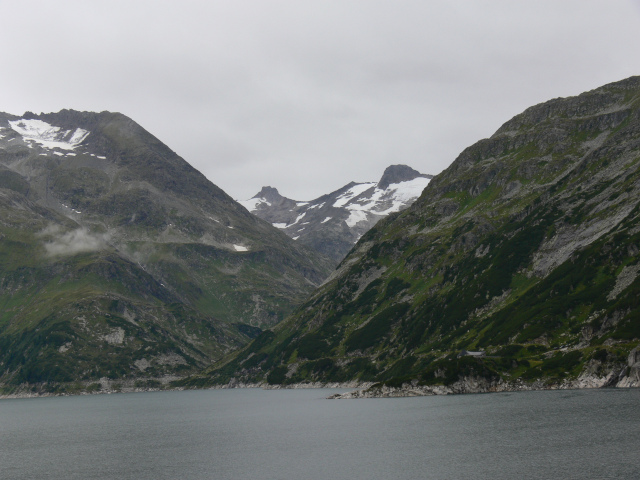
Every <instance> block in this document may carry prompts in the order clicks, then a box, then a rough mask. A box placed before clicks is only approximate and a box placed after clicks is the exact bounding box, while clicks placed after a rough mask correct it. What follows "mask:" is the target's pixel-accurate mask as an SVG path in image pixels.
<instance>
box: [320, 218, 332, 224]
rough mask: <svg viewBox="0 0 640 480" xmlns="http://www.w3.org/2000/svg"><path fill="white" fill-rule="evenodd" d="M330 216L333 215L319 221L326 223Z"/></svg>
mask: <svg viewBox="0 0 640 480" xmlns="http://www.w3.org/2000/svg"><path fill="white" fill-rule="evenodd" d="M331 218H333V217H327V218H325V219H324V220H322V221H321V222H320V223H327V222H328V221H329V220H331Z"/></svg>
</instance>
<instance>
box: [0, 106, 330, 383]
mask: <svg viewBox="0 0 640 480" xmlns="http://www.w3.org/2000/svg"><path fill="white" fill-rule="evenodd" d="M0 239H1V242H0V366H1V368H0V383H1V384H0V387H1V386H2V385H4V386H5V387H6V389H11V388H14V387H15V386H16V385H20V384H23V383H26V384H30V385H35V384H38V385H41V386H42V385H44V387H43V388H49V389H51V388H58V387H56V386H55V385H56V384H60V383H65V382H66V384H67V387H69V385H70V382H75V381H81V382H84V383H83V385H86V384H88V382H95V381H97V380H99V379H100V378H110V379H132V378H151V379H153V378H157V377H162V376H166V375H182V374H184V373H185V372H192V371H194V369H197V368H201V367H203V366H206V365H209V364H210V363H211V362H212V360H214V359H217V358H220V357H221V356H222V355H225V354H226V353H228V352H229V351H231V350H233V349H235V348H237V347H239V346H241V345H243V344H245V343H246V342H247V341H248V340H249V339H250V338H252V337H254V336H255V335H257V334H258V333H259V332H260V331H261V329H262V328H265V327H269V326H272V325H274V324H275V323H277V322H279V321H280V320H282V319H283V318H284V317H285V316H286V315H287V314H288V313H290V312H291V311H292V310H293V308H294V307H295V306H296V305H298V304H300V303H301V302H302V300H303V299H304V298H305V297H306V296H307V295H308V294H309V293H310V292H311V291H312V290H313V289H314V288H316V287H317V286H318V285H319V284H320V283H321V282H322V281H323V280H324V279H325V278H326V276H327V275H328V273H329V271H330V266H329V262H328V261H327V260H326V259H323V258H321V257H319V256H318V255H316V254H315V253H314V252H313V251H311V250H309V249H307V248H305V247H304V246H303V245H300V244H297V243H296V242H294V241H292V240H290V239H289V237H287V236H286V235H285V234H283V233H282V232H280V231H278V230H277V229H275V228H273V227H272V226H271V225H269V224H268V223H266V222H264V221H262V220H260V219H258V218H257V217H255V216H253V215H251V214H249V213H248V212H247V211H246V209H244V208H243V207H242V206H240V205H239V204H238V203H236V202H235V201H233V200H232V199H231V198H230V197H229V196H228V195H227V194H225V193H224V192H223V191H222V190H220V189H219V188H218V187H216V186H215V185H214V184H212V183H211V182H210V181H209V180H207V179H206V178H205V177H204V176H203V175H202V174H201V173H199V172H198V171H196V170H195V169H194V168H192V167H191V166H190V165H189V164H188V163H187V162H185V161H184V160H183V159H182V158H180V157H179V156H178V155H177V154H176V153H174V152H173V151H171V150H170V149H169V148H168V147H167V146H166V145H164V144H162V143H161V142H160V141H159V140H158V139H157V138H155V137H154V136H152V135H151V134H150V133H148V132H147V131H145V130H144V129H143V128H142V127H140V126H139V125H137V124H136V123H135V122H133V121H132V120H131V119H129V118H127V117H126V116H124V115H122V114H119V113H110V112H102V113H91V112H77V111H72V110H63V111H61V112H58V113H51V114H43V115H34V114H32V113H26V114H25V115H23V116H22V117H18V116H14V115H10V114H6V113H0ZM153 381H156V380H153ZM143 383H144V382H143ZM38 388H40V387H38ZM61 388H62V387H61ZM69 388H70V387H69ZM78 388H80V387H78Z"/></svg>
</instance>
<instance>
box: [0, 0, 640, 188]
mask: <svg viewBox="0 0 640 480" xmlns="http://www.w3.org/2000/svg"><path fill="white" fill-rule="evenodd" d="M3 15H5V16H6V18H16V19H19V18H28V19H29V23H28V32H26V30H25V24H24V22H17V21H16V22H5V23H6V25H4V26H3V29H2V30H1V31H0V41H2V42H3V44H5V45H11V48H10V49H7V51H6V52H5V53H4V55H3V72H5V74H4V75H2V76H1V77H0V91H2V92H6V95H5V98H4V99H3V101H4V102H5V103H4V104H3V105H0V110H1V111H9V112H11V113H17V114H20V113H22V112H23V111H25V110H32V111H56V110H59V109H61V108H77V109H83V110H97V111H100V110H117V111H121V112H122V113H124V114H126V115H129V116H130V117H132V118H133V119H134V120H136V121H137V122H138V123H140V124H141V125H142V126H143V127H145V128H146V129H148V130H149V131H150V132H151V133H153V134H154V135H156V136H158V137H159V138H160V139H161V140H162V141H163V142H165V143H167V144H168V145H169V147H170V148H172V149H173V150H175V151H176V152H178V153H179V154H180V155H181V156H183V157H184V158H185V159H186V160H187V161H188V162H190V163H191V164H192V165H194V166H195V167H196V168H198V169H199V170H200V171H202V172H203V173H204V174H205V175H206V176H207V177H208V178H209V179H210V180H212V181H213V182H214V183H216V184H217V185H218V186H220V187H221V188H223V189H224V190H226V191H227V192H228V193H229V194H230V195H231V196H233V197H235V198H240V199H244V198H248V197H250V196H251V195H253V194H254V193H256V192H257V191H258V190H259V189H260V187H261V186H262V185H265V184H270V185H273V186H277V187H278V188H279V189H280V190H281V192H282V193H283V194H285V195H287V196H290V197H293V198H296V199H309V198H314V197H316V196H318V195H320V194H322V193H325V192H327V191H330V190H332V189H335V188H338V187H340V186H342V185H344V184H345V183H347V182H348V181H350V180H375V179H377V178H378V177H379V176H380V175H381V174H382V172H383V170H384V168H385V167H386V166H388V165H389V164H391V163H407V164H409V165H411V166H413V167H414V168H417V169H418V170H420V171H422V172H425V173H434V174H435V173H438V172H440V171H441V170H443V169H444V168H446V167H447V166H448V165H449V164H450V163H451V162H452V161H453V160H454V159H455V157H456V156H457V155H458V154H459V153H460V152H461V151H462V150H463V149H464V148H465V147H467V146H469V145H470V144H471V143H473V142H475V141H477V140H479V139H481V138H484V137H487V136H489V135H491V134H492V133H493V132H494V131H495V130H496V129H497V128H498V127H499V126H500V125H501V124H502V123H504V122H505V121H507V120H508V119H509V118H510V117H512V116H513V115H516V114H517V113H519V112H520V111H522V110H524V109H525V108H527V107H529V106H531V105H533V104H536V103H539V102H542V101H545V100H548V99H550V98H554V97H558V96H568V95H576V94H579V93H581V92H582V91H585V90H589V89H592V88H596V87H598V86H600V85H602V84H604V83H607V82H611V81H616V80H620V79H622V78H625V77H628V76H630V75H634V74H639V73H640V57H638V55H637V45H638V44H640V29H638V28H637V26H638V21H639V20H640V2H638V1H637V0H635V1H631V0H627V1H619V2H610V1H606V0H564V1H562V2H558V1H557V0H553V1H551V0H540V1H536V2H513V1H512V0H491V1H489V0H474V1H466V2H427V1H424V0H407V1H402V2H397V1H392V0H367V1H366V2H365V1H355V0H351V1H350V0H340V1H338V0H324V1H322V2H300V1H299V0H247V1H242V2H223V1H219V2H202V1H195V0H194V1H189V0H185V1H182V2H167V1H157V0H156V1H147V0H138V1H136V2H130V1H123V0H113V1H112V2H109V3H101V2H86V1H79V0H78V1H71V0H60V1H57V2H49V1H45V0H33V1H31V2H11V3H8V4H7V5H5V6H4V7H3ZM43 72H47V74H46V75H44V74H43Z"/></svg>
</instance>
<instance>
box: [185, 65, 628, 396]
mask: <svg viewBox="0 0 640 480" xmlns="http://www.w3.org/2000/svg"><path fill="white" fill-rule="evenodd" d="M639 252H640V77H631V78H629V79H626V80H623V81H620V82H617V83H613V84H609V85H605V86H603V87H601V88H598V89H596V90H593V91H590V92H586V93H583V94H581V95H579V96H576V97H570V98H558V99H554V100H550V101H548V102H546V103H543V104H540V105H536V106H533V107H531V108H529V109H527V110H525V111H524V112H523V113H521V114H520V115H517V116H515V117H514V118H512V119H511V120H509V121H508V122H506V123H505V124H504V125H503V126H502V127H501V128H500V129H499V130H498V131H497V132H496V133H495V134H494V135H493V136H491V137H490V138H488V139H484V140H480V141H479V142H477V143H476V144H474V145H472V146H471V147H469V148H467V149H465V150H464V151H463V152H462V153H461V154H460V155H459V156H458V158H457V159H456V160H455V161H454V162H453V163H452V164H451V166H450V167H449V168H447V169H446V170H445V171H444V172H442V173H441V174H439V175H437V176H436V177H434V178H433V179H432V180H431V181H430V183H429V185H428V186H427V187H426V188H425V190H424V192H423V193H422V195H421V196H420V198H419V199H418V200H417V201H416V202H415V203H413V204H412V205H411V206H410V207H409V208H407V209H406V210H404V211H402V212H400V213H397V214H394V215H390V216H389V217H387V218H385V219H383V220H381V221H380V222H378V223H377V224H376V225H375V226H374V227H373V228H372V229H371V230H370V231H368V232H367V233H366V234H364V235H363V237H362V238H361V239H360V240H359V241H358V243H357V244H356V246H355V247H354V248H353V249H352V250H351V252H350V253H349V254H348V255H347V257H346V258H345V259H344V260H342V262H341V263H340V265H339V266H338V268H337V270H336V271H335V272H334V273H333V274H332V275H331V277H330V278H329V279H328V280H327V281H326V282H325V283H324V284H323V285H322V287H320V288H319V289H318V290H317V291H315V292H314V293H313V294H312V295H311V296H310V297H309V298H308V299H307V300H306V301H305V303H304V304H303V305H302V306H301V307H299V308H298V309H297V310H296V311H295V313H294V314H293V315H291V316H290V317H289V318H288V319H286V320H285V321H284V322H282V323H280V324H278V325H277V326H276V327H274V328H273V329H271V330H267V331H264V332H263V333H261V334H260V335H259V336H258V337H257V338H256V339H255V340H254V341H253V342H252V343H251V344H249V345H248V346H247V347H245V348H244V349H242V350H241V351H240V352H238V353H237V354H236V355H234V356H233V357H231V358H229V359H228V361H227V362H226V364H225V365H223V366H216V367H214V368H211V369H209V370H208V371H207V372H206V373H205V374H203V375H199V376H196V377H193V378H192V379H191V380H190V381H189V382H186V383H184V385H187V386H188V385H191V386H205V385H213V384H228V383H231V384H234V383H238V384H242V383H261V382H265V383H268V384H271V385H280V386H282V385H284V386H286V385H296V384H314V385H323V384H327V383H331V382H356V383H357V382H360V383H363V384H369V385H371V384H375V385H374V386H373V387H371V389H370V390H369V393H366V392H365V393H364V394H362V395H363V396H367V395H371V396H377V395H382V396H384V395H392V394H394V393H393V392H395V393H396V394H401V393H402V392H405V393H407V392H413V393H416V392H418V393H419V392H420V391H421V392H423V393H428V392H431V393H433V392H434V390H437V389H440V390H441V391H442V392H444V393H446V392H447V391H449V392H459V393H460V392H465V391H497V390H500V389H503V390H509V389H528V388H570V387H573V388H575V387H588V386H591V387H600V386H640V354H639V349H638V342H639V339H640V266H639V265H640V264H639V260H640V257H639ZM385 392H386V393H385ZM399 392H400V393H399ZM416 394H417V393H416Z"/></svg>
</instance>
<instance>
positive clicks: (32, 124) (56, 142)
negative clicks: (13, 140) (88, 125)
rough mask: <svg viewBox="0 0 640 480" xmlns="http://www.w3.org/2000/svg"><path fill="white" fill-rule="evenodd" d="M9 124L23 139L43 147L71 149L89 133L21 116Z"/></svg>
mask: <svg viewBox="0 0 640 480" xmlns="http://www.w3.org/2000/svg"><path fill="white" fill-rule="evenodd" d="M9 125H10V126H11V128H12V129H13V130H15V131H16V132H18V133H19V134H20V135H22V138H24V140H25V141H33V142H37V143H39V144H41V145H42V146H43V147H44V148H49V149H53V148H60V149H62V150H73V149H74V148H76V147H77V146H78V145H80V144H81V143H82V142H83V141H84V139H85V138H87V136H88V135H89V132H88V131H87V130H84V129H82V128H76V129H75V130H62V129H61V128H60V127H55V126H53V125H49V124H48V123H47V122H44V121H42V120H35V119H25V118H21V119H20V120H13V121H9Z"/></svg>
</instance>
